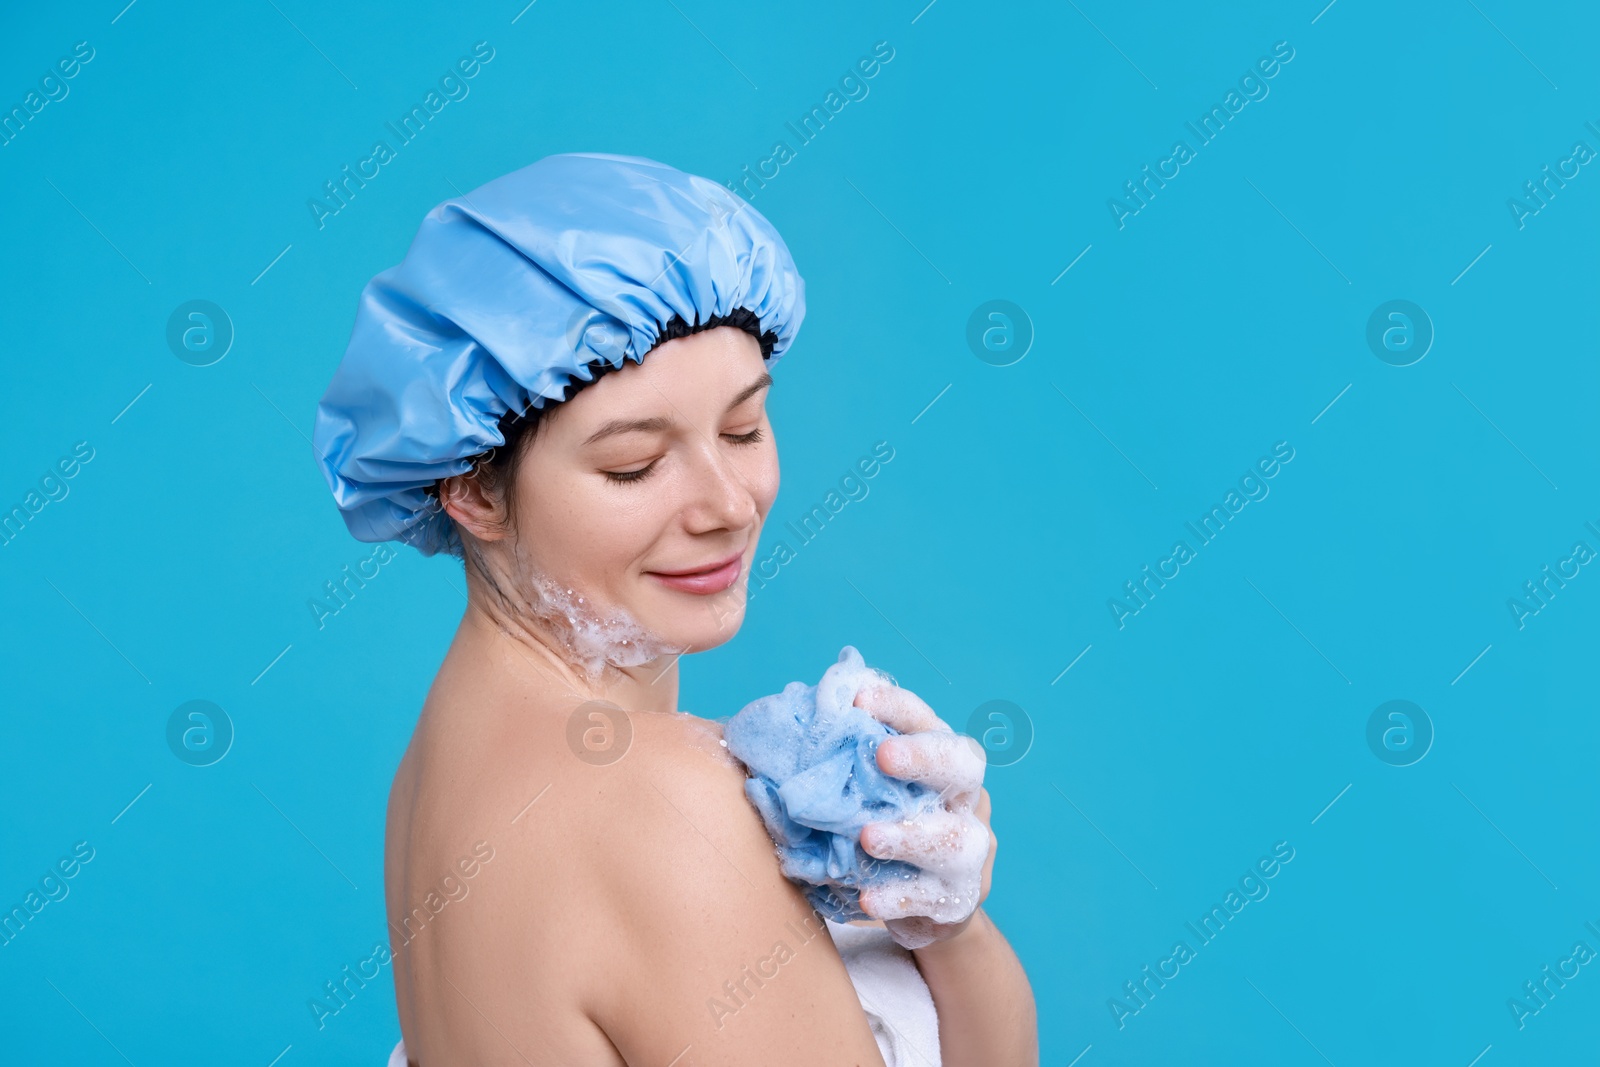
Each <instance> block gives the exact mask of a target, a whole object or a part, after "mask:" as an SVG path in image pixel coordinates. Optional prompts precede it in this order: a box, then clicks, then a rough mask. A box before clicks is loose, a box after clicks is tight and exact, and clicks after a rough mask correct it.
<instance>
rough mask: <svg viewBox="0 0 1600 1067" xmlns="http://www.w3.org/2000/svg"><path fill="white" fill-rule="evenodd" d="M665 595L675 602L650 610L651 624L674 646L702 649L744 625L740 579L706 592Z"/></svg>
mask: <svg viewBox="0 0 1600 1067" xmlns="http://www.w3.org/2000/svg"><path fill="white" fill-rule="evenodd" d="M667 595H668V597H669V598H670V599H671V600H673V601H677V602H678V603H674V604H670V605H666V606H664V607H663V609H662V610H661V611H659V612H654V613H652V614H653V615H654V619H653V620H652V622H654V623H655V624H656V625H655V626H653V627H651V628H652V629H653V630H654V631H655V632H656V633H657V634H659V635H661V636H662V637H663V638H664V639H665V640H666V641H667V642H669V643H670V644H671V645H672V646H673V647H674V648H687V649H689V651H691V652H705V651H707V650H708V649H713V648H716V647H717V646H718V645H722V644H726V643H727V642H728V641H730V640H732V639H733V635H734V634H736V633H738V632H739V627H741V626H742V625H744V612H745V599H744V585H743V583H742V582H740V583H736V584H734V585H733V586H732V587H730V588H728V589H725V590H724V591H722V592H721V593H716V594H713V595H710V596H693V595H691V594H679V593H669V594H667ZM684 601H690V603H684ZM694 601H698V602H699V603H694ZM647 625H648V624H647Z"/></svg>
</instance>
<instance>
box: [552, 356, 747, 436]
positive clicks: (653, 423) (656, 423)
mask: <svg viewBox="0 0 1600 1067" xmlns="http://www.w3.org/2000/svg"><path fill="white" fill-rule="evenodd" d="M771 384H772V375H771V374H768V373H767V372H765V371H763V372H762V373H761V377H759V378H757V379H756V380H755V381H753V382H751V383H750V384H749V385H747V386H745V387H744V388H743V389H741V390H739V394H738V395H737V396H735V397H734V398H733V399H732V400H731V401H729V403H728V407H727V409H726V410H727V411H732V410H733V409H734V408H736V407H738V406H739V405H740V404H742V403H744V402H745V401H746V400H749V399H750V398H751V397H752V396H755V395H756V394H757V393H759V392H760V391H761V390H763V389H765V388H766V387H767V386H769V385H771ZM671 428H672V420H671V419H668V418H665V417H664V416H661V415H655V416H652V417H650V418H648V419H612V420H611V421H610V422H608V423H606V424H604V425H603V426H601V427H600V428H599V429H598V430H596V431H595V432H594V433H592V434H590V435H589V439H588V440H586V441H584V442H583V443H584V444H585V445H592V444H594V443H595V442H596V441H600V440H603V439H605V438H607V437H615V436H616V435H617V434H621V433H633V432H635V431H641V432H644V433H660V432H661V431H662V430H669V429H671Z"/></svg>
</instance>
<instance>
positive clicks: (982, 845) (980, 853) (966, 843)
mask: <svg viewBox="0 0 1600 1067" xmlns="http://www.w3.org/2000/svg"><path fill="white" fill-rule="evenodd" d="M989 840H990V830H989V828H988V827H987V826H985V825H984V824H983V823H982V822H981V821H979V820H978V819H976V818H974V817H973V816H972V815H970V814H966V813H956V812H949V811H944V810H942V809H940V810H935V811H930V812H927V813H926V814H922V815H917V816H913V817H912V818H910V819H903V820H900V821H896V822H873V823H868V824H867V825H866V826H864V827H862V829H861V848H862V849H863V850H864V851H865V852H866V853H867V855H869V856H874V857H876V858H878V859H881V860H902V861H904V862H906V863H910V864H912V865H914V866H917V867H921V868H922V869H923V870H926V871H931V872H936V873H937V874H938V875H940V876H941V877H943V878H946V879H957V878H963V877H967V878H970V876H971V875H972V874H974V873H975V872H977V871H979V870H981V869H982V867H983V863H984V860H985V858H986V856H987V854H988V851H989Z"/></svg>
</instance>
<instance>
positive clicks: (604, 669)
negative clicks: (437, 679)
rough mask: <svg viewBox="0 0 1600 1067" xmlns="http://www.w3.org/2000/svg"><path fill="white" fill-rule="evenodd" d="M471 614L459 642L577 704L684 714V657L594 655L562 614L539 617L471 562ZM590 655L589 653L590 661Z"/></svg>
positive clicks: (468, 579) (670, 654)
mask: <svg viewBox="0 0 1600 1067" xmlns="http://www.w3.org/2000/svg"><path fill="white" fill-rule="evenodd" d="M466 576H467V611H466V614H465V616H463V618H462V620H461V628H460V630H459V631H458V633H457V640H458V641H463V642H465V643H466V644H467V645H469V646H476V647H479V648H481V649H483V650H484V651H493V652H495V653H498V654H499V656H500V657H501V658H503V660H504V662H505V663H506V664H507V667H508V669H509V670H511V671H512V672H513V673H514V674H515V675H516V676H519V677H521V678H524V679H525V680H526V681H527V682H528V683H531V684H535V685H538V686H539V687H541V688H546V689H549V690H552V691H554V692H559V693H562V694H564V695H565V696H566V697H567V698H569V699H571V700H572V701H573V702H574V703H575V704H577V703H582V702H584V701H589V700H604V701H608V702H610V703H612V704H615V705H617V706H618V707H620V708H622V709H623V710H625V711H659V712H675V711H677V710H678V659H679V654H678V653H670V652H669V653H665V654H662V655H657V656H655V657H653V658H652V659H650V660H648V661H646V662H643V663H639V664H629V665H626V666H618V665H617V664H615V663H612V662H609V660H607V659H605V658H604V657H602V656H599V655H595V654H592V653H593V650H591V649H589V648H587V647H585V645H584V642H583V640H582V639H581V637H580V636H579V635H576V634H575V632H574V629H573V628H572V627H571V626H570V625H568V624H567V623H566V622H565V621H564V619H563V617H562V616H561V614H560V613H553V614H551V613H546V614H535V613H534V612H531V611H528V610H525V609H524V605H522V604H521V603H519V602H518V601H517V600H513V599H512V598H510V597H508V596H507V595H505V593H504V591H503V582H494V581H490V580H489V579H487V578H486V577H485V576H484V574H483V572H482V571H480V570H479V568H478V567H476V566H474V565H473V564H471V563H469V564H468V565H467V567H466ZM586 653H589V654H588V655H587V656H586Z"/></svg>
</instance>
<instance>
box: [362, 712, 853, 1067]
mask: <svg viewBox="0 0 1600 1067" xmlns="http://www.w3.org/2000/svg"><path fill="white" fill-rule="evenodd" d="M536 710H537V714H535V715H532V716H530V717H528V718H522V719H518V720H513V721H514V723H515V725H514V726H513V727H510V728H506V729H504V730H503V732H502V733H499V734H492V735H490V736H480V737H475V738H466V739H462V738H457V737H454V736H452V737H449V738H444V739H440V738H433V739H424V745H423V750H424V756H421V757H417V766H416V767H415V768H414V769H412V771H411V772H410V776H411V779H412V780H413V782H414V783H415V784H413V785H411V786H409V787H408V790H402V789H401V788H400V783H399V782H398V781H397V789H396V793H395V797H394V799H393V800H392V801H391V822H395V821H396V820H397V818H398V815H397V812H396V810H395V808H396V805H398V804H400V803H401V800H402V793H403V792H404V793H405V794H406V797H405V803H406V804H408V805H409V811H410V813H411V814H410V818H411V820H412V822H411V823H410V824H409V827H408V833H409V837H410V839H411V840H412V841H414V842H417V843H418V844H419V845H423V843H424V842H426V844H425V845H423V847H420V848H417V849H414V850H413V851H412V853H411V854H410V856H409V857H408V860H407V862H406V863H405V864H403V865H401V866H402V867H403V869H402V870H398V871H395V870H393V869H392V870H391V877H394V878H397V880H398V881H399V883H400V884H399V885H398V886H396V887H395V888H396V889H397V890H398V891H399V893H400V897H399V898H398V899H397V897H396V895H395V893H394V892H391V898H390V904H391V906H390V915H391V922H392V923H393V922H396V921H399V922H403V919H396V916H397V914H399V915H404V914H406V913H407V911H408V908H409V902H410V901H411V900H412V899H413V898H414V897H417V896H418V895H419V894H422V895H423V899H424V900H426V893H427V892H433V891H434V888H435V887H433V886H432V885H431V883H432V882H436V881H437V880H438V879H437V878H435V876H433V875H432V874H429V873H426V872H431V871H433V870H434V868H440V873H441V875H442V874H443V873H446V872H445V871H444V867H456V865H457V863H458V861H459V860H460V859H463V858H466V859H468V864H467V867H468V868H471V869H473V870H474V871H475V876H474V877H473V878H472V879H471V880H470V885H468V882H467V880H466V879H465V878H461V877H456V878H453V883H460V884H461V885H462V886H463V887H464V888H468V889H470V893H467V894H463V895H462V898H461V899H460V900H458V901H450V902H449V903H447V904H446V905H445V907H444V914H443V915H442V916H441V918H442V919H444V920H447V921H437V920H429V923H430V926H429V931H428V933H427V934H425V935H424V936H422V937H419V938H416V939H415V940H414V942H413V943H412V946H411V947H408V948H407V949H405V950H404V951H402V952H399V953H397V958H396V962H397V967H396V989H397V993H400V994H401V998H402V1021H403V1022H404V1023H406V1024H407V1026H408V1030H407V1038H408V1048H409V1047H410V1045H411V1042H410V1038H411V1034H412V1032H413V1030H412V1029H411V1028H415V1029H416V1030H417V1032H419V1033H421V1032H428V1033H431V1034H433V1035H436V1037H435V1038H434V1040H435V1041H437V1042H438V1043H433V1044H431V1048H430V1042H428V1041H424V1042H423V1047H422V1048H421V1049H420V1050H419V1051H420V1052H421V1053H423V1058H422V1060H421V1062H424V1063H425V1062H427V1058H426V1054H427V1053H428V1052H430V1051H434V1052H436V1053H443V1052H444V1051H445V1050H446V1049H448V1050H449V1051H450V1052H452V1053H455V1054H458V1055H459V1054H465V1053H472V1054H474V1055H479V1056H480V1057H482V1058H484V1059H483V1062H492V1061H493V1060H494V1057H495V1056H502V1055H504V1054H505V1052H506V1049H505V1045H504V1042H505V1041H508V1040H509V1041H510V1042H511V1043H512V1044H513V1045H514V1046H515V1047H516V1048H517V1050H518V1052H519V1053H520V1054H522V1055H524V1056H528V1057H530V1062H588V1063H596V1064H599V1063H613V1064H615V1063H672V1062H674V1061H675V1060H676V1062H677V1064H678V1067H714V1065H721V1064H727V1065H729V1067H731V1065H733V1064H746V1063H750V1062H761V1063H766V1064H771V1065H774V1067H799V1065H800V1064H808V1065H809V1064H815V1063H819V1062H821V1063H829V1064H833V1063H839V1064H845V1063H857V1064H868V1065H878V1064H881V1062H882V1060H881V1058H880V1057H879V1055H878V1052H877V1046H876V1044H875V1042H874V1040H873V1038H872V1034H871V1030H870V1028H869V1026H868V1024H867V1021H866V1017H865V1015H864V1014H863V1012H862V1010H861V1007H860V1003H859V1001H858V999H857V998H856V995H855V990H854V987H853V986H852V985H851V983H850V978H849V974H848V972H847V971H846V970H845V968H844V964H843V962H842V961H841V960H840V958H839V954H838V952H837V950H836V949H835V948H834V947H833V943H832V940H831V938H830V937H829V935H828V932H827V929H826V927H825V926H824V924H823V922H822V919H821V917H820V916H818V915H817V914H816V913H814V912H813V911H812V910H811V908H810V907H809V905H808V904H807V902H806V900H805V898H804V896H803V895H802V894H801V892H800V890H799V889H798V887H796V886H795V885H793V884H792V883H790V882H789V881H788V880H787V879H785V878H784V877H783V875H782V873H781V871H780V870H779V866H778V861H777V857H776V854H775V851H774V848H773V845H772V842H771V840H770V838H769V837H768V836H767V833H766V829H765V827H764V826H763V825H762V823H761V819H760V816H759V815H758V814H757V813H756V810H755V808H754V807H753V806H752V805H751V804H750V803H749V801H748V800H747V799H746V797H745V793H744V782H745V772H744V769H743V766H742V765H741V764H739V762H738V761H737V760H735V759H733V758H732V756H730V755H729V754H728V753H727V751H726V749H725V748H724V747H723V746H722V744H721V728H720V726H719V725H718V724H716V723H714V722H709V721H707V720H704V719H699V718H696V717H694V716H691V715H684V714H662V713H632V714H627V715H622V716H615V715H611V716H607V715H601V716H599V717H597V718H595V719H594V720H593V721H589V720H588V719H585V718H583V717H582V716H581V715H580V716H576V717H577V718H578V719H579V721H578V722H577V723H576V724H574V722H573V719H574V717H575V716H574V714H573V713H570V712H561V711H560V710H559V709H550V708H546V709H536ZM472 728H473V729H476V728H477V727H475V726H474V727H472ZM586 731H591V732H589V733H587V735H586ZM415 755H416V753H413V754H408V756H407V760H408V761H411V760H412V759H413V757H414V756H415ZM480 843H481V844H480ZM475 848H476V849H478V850H479V852H481V853H482V855H481V856H480V855H479V852H474V851H473V850H474V849H475ZM456 852H461V856H457V855H456V854H455V853H456ZM485 856H486V857H488V858H486V859H485V858H483V857H485ZM441 865H443V866H441ZM456 869H457V870H460V869H462V868H459V867H457V868H456ZM436 897H444V898H446V899H447V895H446V894H443V893H436ZM424 911H426V907H425V908H424ZM391 932H392V933H393V932H394V931H393V928H392V929H391ZM403 956H409V957H410V958H409V959H407V960H402V958H401V957H403ZM402 964H403V965H402ZM446 980H448V982H446ZM407 998H410V1000H411V1004H412V1006H410V1007H408V1006H407ZM408 1019H409V1021H408ZM419 1020H420V1022H419ZM484 1020H492V1022H493V1025H492V1026H488V1025H486V1024H485V1022H484ZM497 1045H498V1046H499V1047H498V1050H497V1049H496V1046H497ZM536 1048H542V1049H543V1050H545V1052H546V1054H547V1057H548V1059H541V1058H540V1057H539V1055H538V1054H537V1053H536V1051H535V1049H536ZM686 1049H689V1050H692V1051H690V1052H689V1053H688V1054H687V1055H685V1050H686ZM680 1056H681V1057H682V1058H681V1059H680V1058H679V1057H680Z"/></svg>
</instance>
